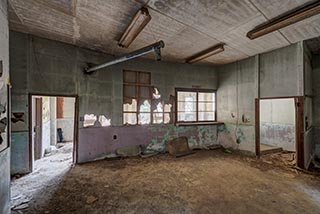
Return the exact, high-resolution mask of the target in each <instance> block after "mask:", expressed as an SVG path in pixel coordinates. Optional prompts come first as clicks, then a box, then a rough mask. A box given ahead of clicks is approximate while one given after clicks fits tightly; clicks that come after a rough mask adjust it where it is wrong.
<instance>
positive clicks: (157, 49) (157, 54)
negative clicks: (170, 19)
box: [84, 40, 164, 74]
mask: <svg viewBox="0 0 320 214" xmlns="http://www.w3.org/2000/svg"><path fill="white" fill-rule="evenodd" d="M161 48H164V42H163V41H162V40H161V41H159V42H156V43H154V44H151V45H149V46H147V47H144V48H141V49H139V50H136V51H133V52H131V53H129V54H126V55H124V56H122V57H119V58H117V59H115V60H112V61H110V62H105V63H103V64H101V65H96V66H93V67H91V68H86V69H85V70H84V72H85V73H86V74H90V73H92V72H94V71H96V70H98V69H101V68H105V67H108V66H111V65H114V64H118V63H121V62H124V61H128V60H130V59H134V58H137V57H140V56H143V55H145V54H148V53H151V52H154V54H155V59H156V60H157V61H160V60H161V50H160V49H161Z"/></svg>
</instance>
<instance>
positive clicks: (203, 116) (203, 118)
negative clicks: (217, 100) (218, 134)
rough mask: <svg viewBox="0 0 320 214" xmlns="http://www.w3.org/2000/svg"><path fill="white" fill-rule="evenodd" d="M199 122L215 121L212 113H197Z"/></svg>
mask: <svg viewBox="0 0 320 214" xmlns="http://www.w3.org/2000/svg"><path fill="white" fill-rule="evenodd" d="M198 120H199V121H212V120H215V113H214V112H198Z"/></svg>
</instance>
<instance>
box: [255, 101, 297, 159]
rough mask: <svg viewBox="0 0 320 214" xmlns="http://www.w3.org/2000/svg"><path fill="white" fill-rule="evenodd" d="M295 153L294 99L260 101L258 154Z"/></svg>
mask: <svg viewBox="0 0 320 214" xmlns="http://www.w3.org/2000/svg"><path fill="white" fill-rule="evenodd" d="M281 151H288V152H295V151H296V121H295V102H294V98H283V99H263V100H260V154H261V155H263V154H269V153H275V152H281Z"/></svg>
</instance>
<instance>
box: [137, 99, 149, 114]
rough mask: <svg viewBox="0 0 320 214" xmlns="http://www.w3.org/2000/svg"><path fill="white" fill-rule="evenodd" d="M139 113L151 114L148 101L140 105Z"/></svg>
mask: <svg viewBox="0 0 320 214" xmlns="http://www.w3.org/2000/svg"><path fill="white" fill-rule="evenodd" d="M139 112H151V105H150V101H149V100H144V101H142V103H141V104H140V108H139Z"/></svg>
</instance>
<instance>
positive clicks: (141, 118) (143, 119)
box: [138, 113, 151, 125]
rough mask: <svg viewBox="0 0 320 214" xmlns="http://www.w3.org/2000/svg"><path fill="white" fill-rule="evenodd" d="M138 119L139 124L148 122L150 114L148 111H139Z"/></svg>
mask: <svg viewBox="0 0 320 214" xmlns="http://www.w3.org/2000/svg"><path fill="white" fill-rule="evenodd" d="M138 120H139V124H140V125H144V124H150V122H151V114H150V113H140V114H139V115H138Z"/></svg>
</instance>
